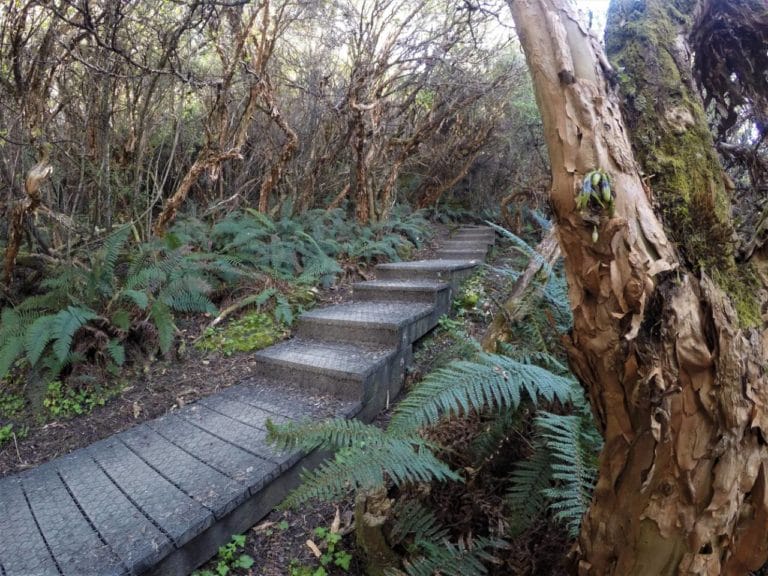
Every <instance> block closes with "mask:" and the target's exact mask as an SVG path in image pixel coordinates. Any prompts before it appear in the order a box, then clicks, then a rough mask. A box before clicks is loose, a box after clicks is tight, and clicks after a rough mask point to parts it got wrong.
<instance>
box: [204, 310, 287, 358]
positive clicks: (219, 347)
mask: <svg viewBox="0 0 768 576" xmlns="http://www.w3.org/2000/svg"><path fill="white" fill-rule="evenodd" d="M282 337H283V330H282V329H281V328H280V327H279V326H277V325H276V324H275V321H274V320H273V319H272V317H271V316H270V315H269V314H265V313H263V312H249V313H248V314H245V315H243V316H242V317H240V318H238V319H237V320H235V321H233V322H230V323H229V324H227V325H226V326H224V327H215V328H208V329H206V331H205V333H204V334H203V337H202V338H201V339H200V341H199V342H198V343H197V344H196V346H197V347H198V348H199V349H201V350H208V351H216V352H221V353H222V354H224V355H225V356H231V355H232V354H234V353H235V352H251V351H253V350H260V349H262V348H266V347H267V346H271V345H272V344H274V343H275V341H277V340H278V339H280V338H282Z"/></svg>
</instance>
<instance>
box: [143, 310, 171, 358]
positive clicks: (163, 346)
mask: <svg viewBox="0 0 768 576" xmlns="http://www.w3.org/2000/svg"><path fill="white" fill-rule="evenodd" d="M149 317H150V318H151V320H152V321H153V322H154V323H155V327H156V328H157V337H158V343H159V345H160V351H161V352H162V353H163V354H167V353H168V351H169V350H170V349H171V346H172V345H173V337H174V335H175V333H176V325H175V324H174V323H173V314H172V313H171V309H170V308H169V307H168V305H167V304H166V303H165V302H163V301H162V300H156V301H155V302H154V303H153V304H152V307H151V308H150V314H149Z"/></svg>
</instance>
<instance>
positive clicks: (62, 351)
mask: <svg viewBox="0 0 768 576" xmlns="http://www.w3.org/2000/svg"><path fill="white" fill-rule="evenodd" d="M98 317H99V315H98V314H96V313H95V312H94V311H93V310H90V309H88V308H79V307H76V306H68V307H67V309H66V310H62V311H61V312H59V313H58V314H56V316H55V317H54V321H53V325H52V329H53V334H54V340H55V341H54V343H53V352H54V354H55V355H56V358H58V359H59V361H61V362H63V361H64V360H65V359H66V358H67V356H68V355H69V352H70V349H71V347H72V338H73V337H74V335H75V332H77V330H78V329H79V328H80V327H81V326H83V325H85V324H86V323H87V322H88V321H89V320H93V319H94V318H98Z"/></svg>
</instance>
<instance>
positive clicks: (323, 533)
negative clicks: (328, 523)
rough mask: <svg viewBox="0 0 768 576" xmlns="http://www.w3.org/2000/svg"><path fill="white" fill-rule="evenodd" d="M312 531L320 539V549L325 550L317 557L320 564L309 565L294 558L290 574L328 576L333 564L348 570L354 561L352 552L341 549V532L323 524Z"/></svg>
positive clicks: (297, 575) (291, 575) (318, 546)
mask: <svg viewBox="0 0 768 576" xmlns="http://www.w3.org/2000/svg"><path fill="white" fill-rule="evenodd" d="M312 533H313V534H314V536H315V538H316V539H317V540H318V541H319V544H318V545H317V548H318V550H322V549H324V550H325V551H324V552H321V553H320V556H319V557H318V559H317V561H318V562H319V563H320V566H316V567H315V566H307V565H304V564H300V563H299V561H298V560H295V559H294V560H293V561H291V564H290V571H291V572H290V576H327V574H328V568H329V567H331V566H336V567H338V568H341V569H342V570H343V571H344V572H347V571H348V570H349V566H350V564H351V563H352V554H350V553H349V552H347V551H346V550H339V543H340V542H341V534H339V533H338V532H334V531H333V530H329V529H328V528H325V527H323V526H318V527H317V528H315V529H314V530H313V531H312Z"/></svg>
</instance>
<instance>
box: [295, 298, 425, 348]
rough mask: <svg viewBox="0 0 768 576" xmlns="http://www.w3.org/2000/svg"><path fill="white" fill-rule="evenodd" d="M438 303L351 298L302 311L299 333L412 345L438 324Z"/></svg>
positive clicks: (338, 339)
mask: <svg viewBox="0 0 768 576" xmlns="http://www.w3.org/2000/svg"><path fill="white" fill-rule="evenodd" d="M435 312H436V310H435V306H434V305H433V304H426V303H418V302H386V301H383V302H350V303H344V304H337V305H335V306H328V307H327V308H320V309H318V310H312V311H311V312H307V313H305V314H302V315H301V317H300V318H299V321H298V327H297V330H296V335H297V336H298V337H299V338H307V339H315V340H321V339H322V340H325V341H328V342H352V343H354V342H368V343H372V344H381V345H384V346H392V347H398V346H410V345H411V344H412V343H413V342H415V341H416V340H417V339H419V338H421V337H422V336H423V335H424V334H426V333H427V332H429V331H430V330H431V329H432V328H434V327H435V326H436V325H437V319H438V318H439V316H437V315H436V313H435Z"/></svg>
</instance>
